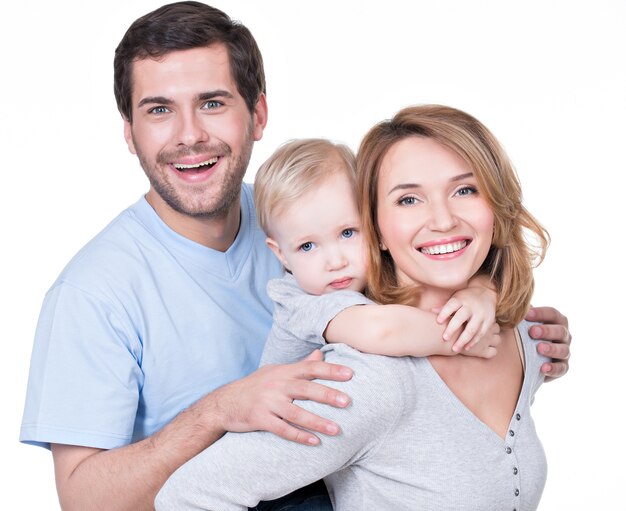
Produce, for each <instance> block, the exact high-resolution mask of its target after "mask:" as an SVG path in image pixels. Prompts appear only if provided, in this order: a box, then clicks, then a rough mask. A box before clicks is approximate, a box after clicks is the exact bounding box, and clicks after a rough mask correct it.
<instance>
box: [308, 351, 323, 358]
mask: <svg viewBox="0 0 626 511" xmlns="http://www.w3.org/2000/svg"><path fill="white" fill-rule="evenodd" d="M303 360H324V354H323V353H322V350H313V351H312V352H311V353H309V354H308V355H307V356H306V357H305V358H304V359H303Z"/></svg>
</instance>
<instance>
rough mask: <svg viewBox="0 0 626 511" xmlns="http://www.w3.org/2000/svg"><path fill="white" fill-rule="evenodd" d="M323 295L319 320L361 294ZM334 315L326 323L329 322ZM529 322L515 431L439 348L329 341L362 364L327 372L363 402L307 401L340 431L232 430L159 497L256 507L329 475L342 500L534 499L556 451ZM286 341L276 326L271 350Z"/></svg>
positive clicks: (392, 505) (451, 505)
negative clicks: (390, 351) (543, 436)
mask: <svg viewBox="0 0 626 511" xmlns="http://www.w3.org/2000/svg"><path fill="white" fill-rule="evenodd" d="M286 284H287V285H288V287H289V282H287V283H286ZM285 292H286V294H283V295H282V297H283V298H285V300H286V302H287V304H288V303H295V302H292V301H291V298H289V294H290V293H292V292H293V289H291V288H290V287H289V288H285ZM279 294H280V293H279ZM335 295H337V296H335ZM356 295H358V294H356ZM273 298H275V299H276V298H277V296H276V293H274V296H273ZM278 298H279V299H280V296H279V297H278ZM313 298H323V301H325V302H327V303H326V305H324V306H322V307H321V309H320V310H318V311H317V313H316V314H309V315H307V317H309V318H310V320H311V321H312V322H315V321H317V318H319V317H325V315H324V313H323V311H324V310H326V311H328V310H334V308H336V303H335V302H336V301H337V300H344V301H345V302H349V301H350V300H347V301H346V300H345V297H342V296H341V295H340V294H339V293H332V294H330V295H324V297H313ZM354 300H355V303H358V299H357V297H355V298H354ZM297 302H298V303H299V307H300V306H302V301H301V300H300V301H297ZM361 303H362V302H361ZM345 306H347V304H344V305H342V307H345ZM316 307H319V305H316ZM281 310H282V313H284V314H289V307H288V306H287V307H285V303H282V304H281V307H277V314H279V315H280V314H281V312H279V311H281ZM326 317H327V314H326ZM331 317H332V316H331ZM276 319H279V320H280V317H279V318H276V316H275V320H276ZM283 319H284V318H283ZM325 325H326V324H325V323H324V324H323V325H319V326H318V327H317V328H318V329H319V328H321V329H322V331H323V329H324V328H325ZM518 330H519V333H520V336H521V338H522V345H523V348H524V356H525V377H524V383H523V385H522V390H521V392H520V396H519V399H518V403H517V406H516V408H515V412H514V414H513V417H512V418H511V421H510V424H509V428H508V434H507V435H506V437H505V438H504V439H502V438H501V437H500V436H498V435H497V434H496V433H495V432H494V431H492V430H491V429H490V428H489V427H487V426H486V425H485V424H484V423H483V422H481V421H480V420H479V419H478V418H477V417H476V416H475V415H473V414H472V413H471V412H470V411H469V410H468V409H467V408H466V407H465V406H464V405H463V404H462V403H461V402H460V401H459V399H458V398H457V397H456V396H455V395H454V393H452V391H450V389H449V388H448V387H447V386H446V384H445V383H444V382H443V380H442V379H441V378H440V377H439V375H438V374H437V372H436V371H435V370H434V368H433V366H432V365H431V364H430V362H429V360H428V359H427V358H411V357H403V358H392V357H383V356H377V355H369V354H363V353H360V352H358V351H356V350H354V349H352V348H350V347H348V346H346V345H342V344H333V345H328V346H325V347H323V348H322V349H323V351H324V352H325V359H326V360H327V361H329V362H334V363H338V364H344V365H347V366H349V367H351V368H352V369H353V370H354V376H353V378H352V380H350V381H348V382H342V383H340V382H323V383H324V384H327V385H329V386H332V387H335V388H337V389H340V390H341V391H343V392H345V393H347V394H348V395H349V396H350V397H351V398H352V403H351V405H350V406H349V407H348V408H346V409H337V408H332V407H328V406H325V405H320V404H318V403H314V402H311V401H306V402H298V405H299V406H302V407H303V408H305V409H307V410H310V411H311V412H313V413H315V414H318V415H321V416H324V417H327V418H328V419H331V420H333V421H335V422H336V423H338V424H339V425H340V426H341V434H340V435H338V436H336V437H326V436H324V437H322V442H321V444H320V445H318V446H316V447H310V446H303V445H300V444H295V443H293V442H289V441H286V440H283V439H281V438H279V437H277V436H275V435H272V434H270V433H266V432H254V433H228V434H226V435H225V436H224V437H223V438H222V439H221V440H219V441H218V442H216V443H215V444H213V445H212V446H211V447H209V448H208V449H206V450H205V451H203V452H202V453H200V454H199V455H197V456H196V457H195V458H193V459H192V460H190V461H189V462H188V463H186V464H185V465H183V466H182V467H181V468H179V469H178V470H177V471H176V472H175V473H174V474H173V476H172V477H171V478H170V479H169V480H168V482H167V483H166V484H165V486H164V487H163V489H162V490H161V492H160V493H159V495H158V496H157V500H156V509H157V510H158V511H162V510H174V509H175V510H185V509H209V510H214V511H228V510H245V509H246V508H247V507H251V506H254V505H256V504H257V503H258V501H259V500H271V499H275V498H278V497H279V496H282V495H284V494H286V493H289V492H291V491H292V490H294V489H296V488H299V487H302V486H305V485H307V484H309V483H311V482H313V481H316V480H318V479H320V478H322V477H323V478H324V480H325V482H326V485H327V486H328V489H329V493H330V495H331V499H332V501H333V506H334V508H335V510H336V511H346V510H348V511H351V510H356V509H366V508H367V509H381V510H387V509H389V510H391V509H393V510H429V511H432V510H454V511H463V510H467V511H477V510H489V511H492V510H496V509H497V510H499V511H500V510H517V511H529V510H534V509H536V508H537V506H538V503H539V499H540V497H541V493H542V490H543V487H544V483H545V478H546V460H545V455H544V452H543V449H542V447H541V444H540V442H539V439H538V437H537V434H536V431H535V426H534V423H533V420H532V418H531V416H530V409H529V408H530V404H531V402H532V399H533V396H534V394H535V392H536V390H537V388H538V387H539V385H540V384H541V383H542V381H543V376H542V375H541V373H540V371H539V368H540V366H541V364H542V363H543V362H544V361H545V359H544V358H543V357H541V356H540V355H538V354H537V351H536V346H535V341H533V340H531V339H530V338H529V336H528V334H527V331H528V324H526V323H523V324H521V325H520V326H519V328H518ZM298 342H300V341H298V340H297V339H295V338H294V339H293V343H298ZM280 345H281V343H279V344H277V345H274V341H273V340H272V336H270V339H269V340H268V345H267V347H266V350H267V351H266V355H267V356H264V360H265V361H266V362H268V361H270V360H271V359H272V356H271V353H272V350H273V349H274V348H275V347H277V346H278V347H280Z"/></svg>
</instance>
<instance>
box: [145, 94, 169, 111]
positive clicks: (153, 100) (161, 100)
mask: <svg viewBox="0 0 626 511" xmlns="http://www.w3.org/2000/svg"><path fill="white" fill-rule="evenodd" d="M172 103H174V102H173V101H172V100H171V99H169V98H166V97H164V96H148V97H146V98H143V99H142V100H141V101H140V102H139V104H138V105H137V108H141V107H142V106H144V105H154V104H159V105H165V106H167V105H171V104H172Z"/></svg>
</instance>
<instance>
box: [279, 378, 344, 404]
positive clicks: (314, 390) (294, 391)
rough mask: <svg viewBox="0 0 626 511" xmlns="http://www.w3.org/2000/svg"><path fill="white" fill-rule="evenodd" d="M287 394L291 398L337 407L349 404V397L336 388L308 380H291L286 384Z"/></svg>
mask: <svg viewBox="0 0 626 511" xmlns="http://www.w3.org/2000/svg"><path fill="white" fill-rule="evenodd" d="M287 395H288V396H289V398H290V399H291V400H293V399H300V400H303V401H315V402H316V403H322V404H327V405H331V406H335V407H337V408H344V407H346V406H348V405H349V404H350V397H349V396H348V395H347V394H345V393H343V392H340V391H339V390H337V389H333V388H331V387H327V386H326V385H322V384H320V383H315V382H312V381H308V380H292V381H290V382H289V383H288V384H287Z"/></svg>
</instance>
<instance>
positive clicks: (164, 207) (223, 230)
mask: <svg viewBox="0 0 626 511" xmlns="http://www.w3.org/2000/svg"><path fill="white" fill-rule="evenodd" d="M146 200H147V201H148V204H150V206H152V209H154V211H155V212H156V214H157V215H159V217H160V218H161V220H163V222H165V224H166V225H167V226H168V227H169V228H170V229H172V230H173V231H174V232H176V233H178V234H180V235H181V236H184V237H185V238H187V239H189V240H191V241H195V242H196V243H199V244H200V245H204V246H205V247H207V248H211V249H213V250H219V251H220V252H226V250H228V249H229V248H230V246H231V245H232V244H233V243H234V241H235V238H236V237H237V233H238V232H239V224H240V221H241V211H240V198H239V197H238V198H237V200H235V201H233V205H232V207H231V208H230V210H229V212H228V213H227V214H226V215H225V216H222V217H217V218H204V217H193V216H189V215H186V214H184V213H180V212H178V211H176V210H174V209H172V208H171V207H170V206H169V205H168V204H167V203H166V202H165V201H164V200H163V199H162V198H161V197H160V196H159V195H158V194H156V193H153V191H152V190H151V191H150V192H148V193H147V194H146Z"/></svg>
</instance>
